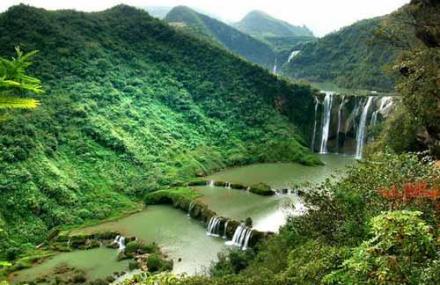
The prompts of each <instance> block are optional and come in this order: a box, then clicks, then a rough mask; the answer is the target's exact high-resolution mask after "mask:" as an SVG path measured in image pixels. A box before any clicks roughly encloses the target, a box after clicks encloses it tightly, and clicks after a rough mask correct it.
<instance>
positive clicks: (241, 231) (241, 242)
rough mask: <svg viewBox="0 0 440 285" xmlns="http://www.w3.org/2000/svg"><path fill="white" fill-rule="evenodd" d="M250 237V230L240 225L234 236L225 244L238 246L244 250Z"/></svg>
mask: <svg viewBox="0 0 440 285" xmlns="http://www.w3.org/2000/svg"><path fill="white" fill-rule="evenodd" d="M251 235H252V229H251V228H248V227H246V226H245V225H244V224H241V225H239V226H238V227H237V229H236V230H235V232H234V236H233V237H232V240H231V241H228V242H226V244H227V245H234V246H238V247H240V248H241V249H243V250H246V249H247V248H248V246H249V240H250V238H251Z"/></svg>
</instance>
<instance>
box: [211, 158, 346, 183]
mask: <svg viewBox="0 0 440 285" xmlns="http://www.w3.org/2000/svg"><path fill="white" fill-rule="evenodd" d="M320 158H321V160H322V161H323V162H324V164H325V165H323V166H304V165H301V164H297V163H263V164H253V165H249V166H243V167H237V168H230V169H226V170H224V171H220V172H217V173H215V174H213V175H210V176H209V177H207V180H214V181H227V182H231V183H240V184H244V185H252V184H256V183H259V182H263V183H266V184H268V185H270V186H272V187H274V188H283V187H289V186H292V185H297V184H300V183H304V182H307V181H308V182H312V183H319V182H323V181H324V180H325V179H326V178H328V177H330V176H331V175H336V176H337V175H338V173H339V175H340V174H342V173H343V172H342V170H343V169H344V168H345V167H346V166H348V165H350V164H352V163H354V159H353V157H352V156H345V155H337V154H326V155H321V156H320Z"/></svg>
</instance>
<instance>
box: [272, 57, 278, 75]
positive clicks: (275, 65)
mask: <svg viewBox="0 0 440 285" xmlns="http://www.w3.org/2000/svg"><path fill="white" fill-rule="evenodd" d="M277 61H278V59H277V58H275V64H274V65H273V69H272V73H273V74H277V69H278V67H277Z"/></svg>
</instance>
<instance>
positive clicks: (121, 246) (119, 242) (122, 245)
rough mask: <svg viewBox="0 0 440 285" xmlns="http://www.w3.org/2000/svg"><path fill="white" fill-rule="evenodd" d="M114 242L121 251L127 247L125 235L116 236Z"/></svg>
mask: <svg viewBox="0 0 440 285" xmlns="http://www.w3.org/2000/svg"><path fill="white" fill-rule="evenodd" d="M113 243H114V244H117V245H118V250H119V251H123V250H124V249H125V237H123V236H116V237H115V239H114V241H113Z"/></svg>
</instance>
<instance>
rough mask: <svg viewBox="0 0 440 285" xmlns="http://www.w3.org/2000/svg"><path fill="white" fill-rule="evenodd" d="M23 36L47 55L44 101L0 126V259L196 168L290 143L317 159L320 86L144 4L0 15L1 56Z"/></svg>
mask: <svg viewBox="0 0 440 285" xmlns="http://www.w3.org/2000/svg"><path fill="white" fill-rule="evenodd" d="M121 18H123V19H124V21H123V23H122V24H121V21H120V19H121ZM176 43H178V44H176ZM17 45H20V46H22V47H23V48H26V50H39V57H38V58H35V60H36V64H35V65H32V66H31V67H30V68H31V69H29V70H30V71H31V72H32V74H38V76H39V77H40V78H41V79H42V81H43V82H44V83H45V89H46V93H47V96H41V102H42V103H43V104H42V106H41V107H40V108H38V109H37V110H35V111H34V112H32V113H17V115H16V116H14V117H12V118H11V119H10V120H9V121H7V122H5V123H2V124H1V125H0V132H1V134H2V136H1V137H0V200H1V201H2V208H1V209H0V216H1V221H3V222H4V225H3V226H2V228H3V229H5V233H4V234H5V237H6V238H5V239H3V238H2V239H0V257H3V256H4V254H5V248H8V247H18V248H21V247H22V245H24V244H27V243H30V244H37V243H40V242H41V241H43V240H44V239H45V237H46V236H47V234H48V233H49V230H50V229H51V228H53V227H56V226H59V225H75V224H81V223H84V222H86V221H89V220H100V219H104V218H108V217H110V216H113V215H116V214H119V213H121V212H124V211H131V210H133V209H135V208H137V207H138V204H137V202H138V201H139V200H141V199H142V198H143V197H144V196H145V195H146V194H147V193H150V192H153V191H156V190H158V189H167V188H168V187H169V186H173V185H183V184H184V183H186V182H188V181H190V180H192V179H193V178H194V176H195V175H196V174H199V175H200V174H202V175H203V174H206V173H209V172H212V171H214V170H216V169H220V168H225V167H227V166H234V165H241V164H245V163H252V162H259V161H261V162H263V161H264V160H265V159H268V156H267V155H262V153H260V151H261V152H263V151H264V149H263V148H261V147H259V148H257V146H261V145H265V144H271V143H273V142H275V141H276V142H279V141H290V142H292V145H294V147H293V148H294V154H295V155H294V156H290V157H289V158H288V159H289V160H291V161H292V160H295V161H303V162H309V161H313V160H315V157H314V156H312V155H311V153H310V151H309V150H308V149H307V148H306V147H305V144H304V143H303V142H302V141H303V139H302V137H303V136H304V137H305V136H306V135H308V134H307V133H306V131H305V130H308V129H309V127H308V126H307V122H308V120H307V119H306V118H307V115H306V114H308V110H309V109H311V108H313V100H312V97H311V96H310V95H311V94H312V93H313V90H312V89H311V88H310V87H308V86H302V85H293V84H290V83H288V82H286V81H281V80H277V78H275V77H274V76H272V75H271V74H269V73H267V72H266V71H265V70H264V69H262V68H260V67H257V66H255V65H252V64H249V63H248V62H246V61H244V60H241V59H239V58H237V57H235V56H233V55H231V54H230V53H228V52H225V50H224V49H220V48H218V47H217V46H214V45H212V44H210V43H208V42H206V41H201V40H198V39H196V38H194V37H190V36H188V35H187V34H186V33H182V32H181V31H176V30H175V29H173V28H171V27H169V26H168V25H167V24H165V23H163V22H161V21H159V20H157V19H154V18H151V17H150V16H148V14H147V13H146V12H144V11H142V10H137V9H134V8H130V7H127V6H118V7H115V8H113V9H109V10H107V11H103V12H99V13H90V14H87V13H79V12H73V11H57V12H48V11H45V10H42V9H36V8H31V7H28V6H24V5H20V6H15V7H12V8H10V9H9V10H8V11H6V12H5V13H2V14H0V54H4V55H8V54H10V52H11V48H12V47H14V46H17ZM277 102H282V103H281V104H279V103H277ZM274 106H276V108H275V107H274ZM292 106H293V107H292ZM299 106H301V109H300V108H299ZM249 110H252V112H249ZM294 110H296V111H294ZM296 141H300V142H301V143H298V142H296Z"/></svg>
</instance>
